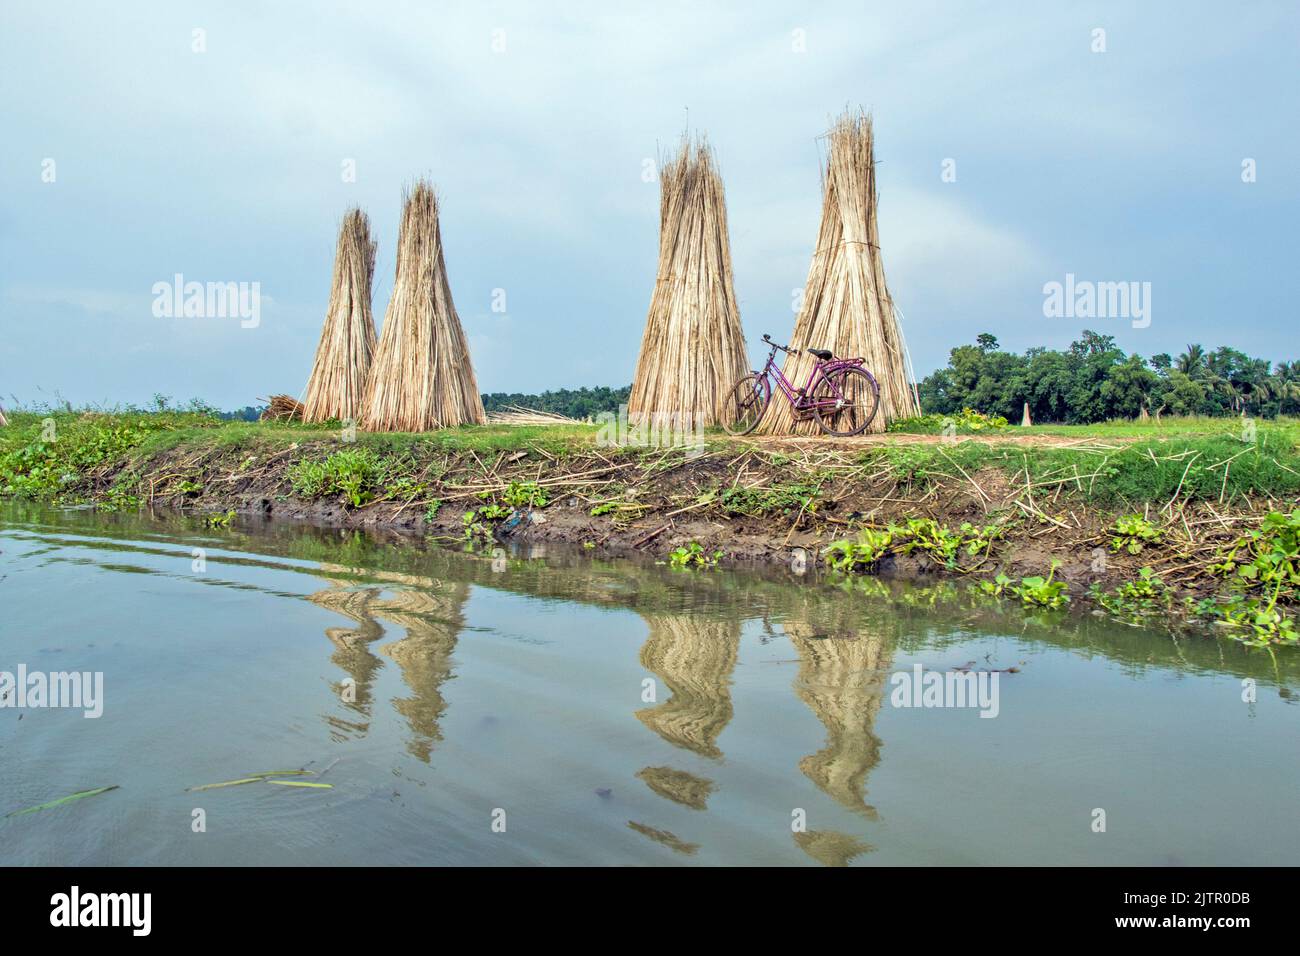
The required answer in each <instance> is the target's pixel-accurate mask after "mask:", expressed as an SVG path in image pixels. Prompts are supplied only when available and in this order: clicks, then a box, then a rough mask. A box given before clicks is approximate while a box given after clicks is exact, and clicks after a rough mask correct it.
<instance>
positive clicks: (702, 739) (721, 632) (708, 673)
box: [636, 611, 740, 759]
mask: <svg viewBox="0 0 1300 956" xmlns="http://www.w3.org/2000/svg"><path fill="white" fill-rule="evenodd" d="M642 614H643V616H644V617H645V619H646V621H647V623H649V625H650V636H649V638H647V639H646V642H645V645H644V646H643V647H642V648H641V663H642V665H644V666H645V668H646V669H647V670H649V671H652V672H653V673H654V674H655V675H657V676H658V677H659V679H660V680H662V681H663V682H664V683H665V684H667V685H668V689H669V691H671V692H672V696H671V697H670V698H669V699H668V700H666V701H664V702H663V703H661V704H657V705H655V706H654V707H648V708H646V709H644V710H639V711H637V712H636V716H637V719H638V720H639V721H641V723H643V724H645V725H646V726H647V727H649V728H650V729H651V730H653V731H654V732H655V733H657V734H658V735H659V736H660V737H662V738H663V739H664V740H666V741H668V742H669V743H670V744H674V745H675V746H678V747H684V748H685V749H687V750H691V751H694V752H695V753H697V754H700V755H701V756H704V757H712V758H714V759H717V758H719V757H721V756H722V751H721V750H719V749H718V745H717V739H718V735H719V734H721V733H722V731H723V729H724V728H725V727H726V726H727V723H728V722H729V721H730V720H731V714H732V708H731V672H732V670H733V669H734V668H735V666H736V655H737V654H738V652H739V650H740V622H739V621H737V620H717V619H714V618H709V617H704V616H703V615H698V614H651V613H646V612H644V611H643V612H642Z"/></svg>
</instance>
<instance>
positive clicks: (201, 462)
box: [0, 412, 1300, 643]
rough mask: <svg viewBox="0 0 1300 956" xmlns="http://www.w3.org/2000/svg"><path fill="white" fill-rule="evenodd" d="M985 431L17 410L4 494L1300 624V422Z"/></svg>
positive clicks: (1260, 626)
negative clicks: (685, 434) (559, 544)
mask: <svg viewBox="0 0 1300 956" xmlns="http://www.w3.org/2000/svg"><path fill="white" fill-rule="evenodd" d="M967 430H968V429H966V428H965V426H963V427H962V428H961V429H960V430H959V433H958V434H955V435H954V434H948V435H936V434H927V433H926V432H928V431H933V428H932V427H931V426H930V425H929V424H925V423H922V424H918V425H917V427H916V428H915V429H913V431H914V432H918V433H912V434H903V433H891V434H888V435H883V436H871V437H864V438H860V439H850V440H830V439H822V438H817V439H799V440H792V439H730V438H727V437H726V436H724V435H708V436H706V439H705V444H704V447H703V448H702V449H700V448H697V449H693V450H692V449H681V448H645V447H627V446H611V445H610V444H609V443H608V442H606V441H604V440H603V439H604V433H603V432H602V431H601V429H600V428H599V426H596V425H573V426H531V427H530V426H523V427H520V426H504V425H498V426H481V427H466V428H460V429H451V430H447V431H443V432H436V433H430V434H417V435H406V434H366V433H358V434H357V435H356V436H355V440H354V441H345V440H344V439H345V437H346V436H344V435H343V434H342V432H341V430H340V429H338V428H329V427H320V426H306V425H301V424H287V423H263V422H222V421H218V420H216V419H214V418H211V417H208V416H205V415H200V414H192V413H179V412H163V413H158V414H136V413H131V414H98V413H86V414H79V413H75V412H64V413H55V414H45V413H41V414H30V413H16V414H14V415H12V416H11V423H10V425H9V426H8V427H7V428H3V429H0V496H9V497H19V498H27V499H33V500H40V501H49V502H55V503H65V504H81V503H93V504H95V505H96V506H98V507H102V508H111V509H118V510H122V509H134V508H139V507H166V508H172V509H179V510H184V511H190V512H196V513H200V514H206V515H210V516H211V519H210V520H212V521H213V522H214V523H220V522H223V521H227V520H229V518H228V516H229V515H230V513H231V512H232V511H233V512H235V513H236V514H238V515H244V516H256V517H259V518H277V519H280V518H283V519H289V520H298V521H309V522H312V523H316V524H323V525H329V526H360V525H369V526H382V527H400V528H405V529H407V530H409V531H412V532H415V533H420V534H428V535H434V536H437V537H441V538H446V539H457V540H465V541H468V542H470V543H474V544H477V545H482V546H490V545H491V543H492V542H493V541H494V539H504V538H506V537H511V538H518V539H533V540H557V541H567V542H573V543H575V544H581V545H584V546H586V547H588V548H589V549H592V550H597V549H599V550H606V551H611V552H616V551H618V550H623V549H629V548H630V549H638V550H644V551H650V552H652V553H654V554H656V555H658V556H660V557H663V558H668V557H669V555H670V554H671V553H673V552H675V551H676V552H677V554H678V556H677V559H676V560H677V561H678V563H686V564H690V565H700V564H704V565H707V564H709V563H711V562H712V561H713V559H714V555H715V554H718V553H720V556H719V560H720V561H722V562H723V563H732V562H742V561H755V560H760V561H771V562H789V561H792V560H796V561H797V560H798V557H797V555H798V551H797V549H802V550H803V553H804V554H806V555H808V556H809V557H810V558H811V560H814V561H818V562H831V561H833V562H838V563H839V565H840V566H841V567H842V568H843V569H845V570H846V571H847V572H855V573H860V572H867V573H879V574H891V573H916V574H928V573H945V574H951V575H956V576H960V577H965V578H967V579H969V580H970V581H971V582H973V583H974V584H976V586H979V587H982V588H984V589H985V590H986V591H988V592H989V593H994V594H996V595H998V596H1001V597H1005V598H1006V599H1007V600H1015V601H1020V602H1022V603H1025V604H1028V605H1034V606H1044V605H1046V606H1051V605H1052V604H1053V603H1055V604H1058V605H1061V604H1064V603H1065V601H1064V600H1062V599H1063V598H1070V599H1072V600H1073V602H1074V603H1075V605H1076V606H1077V605H1078V604H1079V603H1081V601H1084V602H1085V603H1090V605H1091V606H1094V607H1099V608H1104V609H1105V610H1106V612H1107V613H1111V614H1114V615H1116V616H1120V617H1124V618H1125V619H1132V620H1133V621H1135V622H1137V621H1140V620H1145V619H1154V618H1156V617H1159V618H1161V619H1169V618H1177V619H1180V620H1185V619H1187V618H1188V617H1203V618H1205V619H1207V620H1210V621H1214V622H1217V623H1218V624H1219V625H1220V626H1222V627H1225V628H1227V629H1228V630H1229V632H1230V633H1233V634H1235V635H1238V636H1240V637H1242V638H1244V639H1247V640H1251V641H1258V642H1273V643H1289V642H1293V641H1294V640H1295V636H1294V631H1293V629H1292V628H1291V624H1290V611H1289V608H1290V607H1291V606H1292V605H1293V604H1294V603H1295V598H1296V595H1295V594H1294V593H1293V589H1294V588H1295V587H1296V586H1297V585H1300V574H1295V573H1294V572H1293V570H1292V564H1291V562H1292V560H1296V561H1298V562H1300V555H1297V554H1295V553H1293V552H1294V551H1295V549H1296V540H1295V539H1296V535H1297V530H1298V529H1295V528H1292V527H1291V525H1290V524H1289V523H1285V522H1284V523H1283V524H1282V525H1279V524H1277V522H1276V520H1275V521H1274V522H1273V523H1272V524H1271V525H1270V524H1266V523H1265V518H1266V516H1267V515H1269V514H1271V513H1282V514H1288V513H1290V512H1292V511H1295V510H1296V509H1297V508H1300V452H1298V451H1297V443H1298V442H1300V422H1297V421H1296V420H1293V419H1284V420H1279V421H1275V422H1259V423H1243V422H1242V421H1240V420H1235V419H1187V420H1177V421H1171V420H1166V421H1165V422H1163V423H1160V424H1155V423H1150V424H1137V423H1127V422H1125V423H1107V424H1101V425H1090V426H1062V427H1052V426H1046V427H1034V428H1028V429H1021V428H1004V429H996V428H992V429H988V428H983V427H980V426H978V424H977V425H975V426H974V427H973V430H971V433H969V434H963V433H960V432H962V431H967ZM950 431H951V429H950ZM1260 529H1263V537H1256V538H1246V539H1245V540H1243V536H1247V535H1250V534H1252V533H1257V534H1258V533H1259V532H1260ZM1270 529H1271V530H1270ZM692 543H696V544H698V545H699V548H698V549H695V548H692V547H691V544H692ZM832 545H834V547H831V546H832ZM828 548H830V549H831V550H830V551H829V552H828V551H827V549H828ZM679 549H684V550H679ZM1234 549H1235V550H1234ZM1143 568H1149V569H1150V571H1148V572H1146V573H1145V574H1144V573H1143V572H1142V569H1143ZM1243 568H1246V570H1245V571H1242V569H1243ZM1293 578H1294V580H1293ZM1058 582H1060V583H1063V584H1064V585H1065V589H1064V590H1062V589H1060V588H1058V587H1057V586H1056V585H1057V583H1058ZM1090 592H1091V593H1090Z"/></svg>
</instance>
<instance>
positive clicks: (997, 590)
mask: <svg viewBox="0 0 1300 956" xmlns="http://www.w3.org/2000/svg"><path fill="white" fill-rule="evenodd" d="M1014 584H1015V581H1014V579H1012V578H1009V577H1007V575H1006V574H1004V573H1003V572H1001V571H999V572H998V573H997V576H996V577H994V578H993V579H992V580H991V581H981V582H980V591H982V592H983V593H985V594H990V595H992V596H993V597H1002V596H1003V595H1004V594H1006V593H1007V592H1008V591H1009V590H1010V589H1011V587H1012V585H1014Z"/></svg>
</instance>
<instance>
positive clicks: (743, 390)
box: [718, 335, 880, 437]
mask: <svg viewBox="0 0 1300 956" xmlns="http://www.w3.org/2000/svg"><path fill="white" fill-rule="evenodd" d="M763 341H764V342H766V343H767V344H768V345H770V346H772V350H771V351H770V352H769V353H768V355H767V365H765V366H764V367H763V371H761V372H751V373H750V374H749V375H746V376H745V377H744V378H742V379H741V380H740V381H739V382H737V383H736V384H735V385H733V386H732V387H731V391H729V392H728V393H727V394H726V396H725V397H724V398H723V399H722V403H721V404H720V405H719V407H718V418H719V420H720V421H721V423H722V427H723V428H725V429H726V431H727V434H729V435H748V434H749V433H750V432H752V431H753V430H754V429H755V428H757V427H758V423H759V421H760V420H761V419H762V418H763V413H764V412H765V411H767V404H768V402H769V401H770V400H771V398H772V382H771V379H772V377H773V376H775V378H776V384H777V387H778V388H779V389H780V390H781V391H782V393H783V394H784V395H785V397H786V401H788V402H789V403H790V407H791V408H792V409H793V410H794V417H795V420H796V421H807V420H808V419H809V418H812V419H814V420H815V421H816V422H817V424H818V425H819V426H820V427H821V430H822V431H824V432H825V433H826V434H828V435H837V436H840V437H847V436H849V435H857V434H859V433H860V432H862V431H864V430H865V429H866V427H867V426H868V425H870V424H871V420H872V419H873V418H875V417H876V411H877V409H879V408H880V386H879V385H878V384H877V383H876V379H875V377H874V376H873V375H872V374H871V373H870V372H868V371H867V370H866V369H865V368H863V367H862V366H863V365H864V364H865V363H866V359H861V358H851V359H837V358H836V357H835V356H834V355H832V354H831V353H830V350H829V349H806V350H805V351H807V353H808V354H809V355H811V356H812V357H813V358H815V359H816V360H817V364H816V365H814V366H813V369H812V372H811V373H810V374H809V376H808V384H807V385H805V386H804V387H803V388H796V387H795V386H794V384H793V383H792V382H791V381H790V380H789V379H788V378H786V377H785V375H784V374H783V373H782V372H781V370H780V369H779V368H777V367H776V353H777V350H778V349H779V350H780V351H782V352H785V353H786V354H787V355H798V354H799V349H792V348H788V347H787V346H784V345H777V344H776V343H775V342H773V341H772V340H771V339H770V338H768V337H767V336H766V335H764V336H763Z"/></svg>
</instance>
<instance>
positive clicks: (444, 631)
mask: <svg viewBox="0 0 1300 956" xmlns="http://www.w3.org/2000/svg"><path fill="white" fill-rule="evenodd" d="M321 570H322V571H326V572H329V573H331V574H347V575H351V576H360V575H365V576H367V577H369V578H371V579H378V580H381V581H383V582H384V583H391V584H392V585H393V588H392V589H391V590H383V591H381V590H380V589H378V588H362V589H345V584H344V582H342V581H339V580H337V579H328V578H327V580H330V582H331V584H333V585H334V587H332V588H330V589H328V590H325V591H317V592H316V593H315V594H312V595H311V596H310V599H311V600H312V601H314V602H315V603H317V604H320V605H321V606H322V607H328V608H330V609H331V610H335V611H338V612H339V613H341V614H344V615H346V616H347V617H350V618H352V620H354V621H357V622H358V624H359V625H360V626H359V627H358V628H357V629H340V628H327V629H326V631H325V634H326V636H327V637H329V639H330V640H331V641H333V642H334V643H335V645H336V646H339V645H340V642H341V641H342V642H343V646H342V647H340V651H339V653H338V654H335V655H334V657H332V658H331V659H332V660H333V661H334V662H335V663H337V664H339V666H341V667H343V668H344V669H345V670H347V672H348V673H349V674H350V675H351V676H352V678H353V679H354V680H355V681H356V684H357V695H356V696H357V702H358V704H359V703H360V702H361V700H362V694H363V690H362V689H363V687H364V689H365V690H364V693H365V700H366V705H364V706H363V707H362V712H363V713H367V714H368V713H369V711H368V709H366V708H368V704H369V699H370V683H371V681H372V680H373V677H374V674H375V671H377V670H378V667H379V660H378V658H376V657H375V656H374V655H373V654H371V653H370V651H369V650H368V649H367V648H366V647H365V644H367V643H369V642H370V641H373V640H375V638H377V637H379V636H381V635H382V634H383V633H384V629H383V627H382V626H381V625H380V624H379V621H378V620H376V619H379V620H383V621H387V622H389V623H390V624H396V625H397V626H398V627H400V628H402V630H403V631H404V632H405V636H403V637H402V638H400V639H399V640H396V641H393V642H392V643H390V644H384V645H383V646H381V647H380V648H379V650H380V651H381V652H382V653H383V654H385V655H387V656H388V657H390V658H392V659H393V661H395V662H396V663H397V666H398V668H399V669H400V670H401V672H402V680H403V681H404V682H405V683H406V686H407V687H408V688H410V690H411V696H410V697H403V698H398V699H396V700H394V701H393V709H394V710H396V711H397V712H398V713H399V714H401V715H402V716H403V717H405V718H406V722H407V724H408V726H409V727H410V729H411V732H412V734H413V735H414V736H413V737H412V738H411V739H410V740H409V741H408V742H407V750H408V751H410V753H411V754H412V755H414V756H416V757H418V758H419V759H420V760H422V761H424V762H425V763H428V762H429V757H430V755H431V754H432V751H433V744H434V743H435V742H436V741H439V740H441V739H442V731H441V729H440V728H439V726H438V720H439V718H440V717H441V716H442V714H443V711H445V710H446V709H447V702H446V700H445V699H444V698H443V696H442V685H443V683H444V682H445V681H446V680H447V679H448V678H449V677H451V671H452V667H451V657H452V652H453V651H454V650H455V648H456V637H457V635H458V634H460V631H461V629H462V628H463V627H464V626H465V616H464V607H465V601H466V600H467V599H468V597H469V585H468V584H467V583H465V582H453V581H441V580H438V579H436V578H431V577H425V576H422V575H414V574H396V573H392V572H375V571H363V570H361V569H358V568H347V567H343V566H340V565H331V564H322V565H321ZM343 647H346V648H348V650H347V653H346V656H344V650H343ZM341 656H344V659H343V660H340V657H341ZM331 723H333V721H331Z"/></svg>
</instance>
